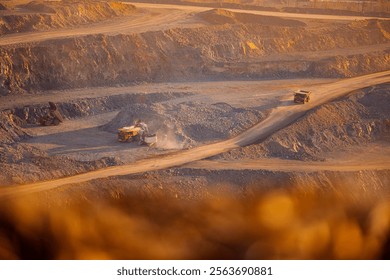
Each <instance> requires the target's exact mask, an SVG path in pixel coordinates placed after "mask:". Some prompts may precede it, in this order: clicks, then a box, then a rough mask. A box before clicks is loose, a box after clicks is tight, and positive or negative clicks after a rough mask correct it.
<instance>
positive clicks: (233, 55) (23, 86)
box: [0, 20, 390, 95]
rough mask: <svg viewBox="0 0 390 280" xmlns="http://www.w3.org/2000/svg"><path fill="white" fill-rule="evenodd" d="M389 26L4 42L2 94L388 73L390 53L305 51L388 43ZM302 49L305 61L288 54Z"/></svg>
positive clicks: (218, 29)
mask: <svg viewBox="0 0 390 280" xmlns="http://www.w3.org/2000/svg"><path fill="white" fill-rule="evenodd" d="M388 29H389V28H388V24H387V22H380V21H375V20H373V21H363V22H357V23H351V24H347V25H345V24H344V25H335V26H333V27H330V28H329V29H326V30H323V32H316V33H313V32H312V31H311V30H310V29H306V28H304V27H301V26H300V25H297V26H293V27H288V26H279V25H278V26H275V25H273V26H272V25H271V26H269V25H263V24H256V23H249V24H241V23H239V24H224V25H212V26H208V27H202V28H192V29H181V28H178V29H170V30H165V31H156V32H146V33H141V34H131V35H123V34H122V35H117V36H107V35H89V36H84V37H78V38H72V39H61V40H55V41H46V42H36V43H29V44H22V45H7V46H1V47H0V73H1V75H0V95H10V94H18V93H23V92H29V93H34V92H35V91H38V90H50V89H67V88H81V87H93V86H113V85H123V84H132V83H138V82H166V81H170V82H174V81H188V80H191V81H193V80H210V79H248V78H249V79H253V78H255V79H259V78H279V77H290V78H291V77H322V78H324V77H350V76H355V75H361V74H367V73H371V72H378V71H383V70H388V65H389V64H390V55H389V52H388V51H385V50H378V51H374V52H372V53H365V54H347V53H344V54H340V55H337V56H332V55H330V56H328V57H323V58H320V59H310V58H307V59H306V58H305V54H304V52H313V51H326V50H332V49H338V48H348V47H358V46H362V45H367V46H369V45H373V44H383V43H388V42H389V38H388V31H386V30H388ZM346 38H348V40H346ZM300 52H303V57H301V58H300V59H299V60H296V59H291V58H288V57H287V58H285V59H283V55H288V54H290V53H292V54H294V53H295V54H296V53H300ZM269 55H273V56H272V57H273V58H269V57H268V56H269ZM275 55H276V56H275ZM278 55H282V56H281V58H280V57H278Z"/></svg>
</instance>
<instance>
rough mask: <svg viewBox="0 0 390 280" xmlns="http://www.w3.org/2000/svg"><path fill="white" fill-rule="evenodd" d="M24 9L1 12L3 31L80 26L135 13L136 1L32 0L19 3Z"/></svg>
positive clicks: (1, 27) (42, 29) (20, 7)
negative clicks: (76, 0) (24, 3)
mask: <svg viewBox="0 0 390 280" xmlns="http://www.w3.org/2000/svg"><path fill="white" fill-rule="evenodd" d="M18 8H19V10H21V11H23V12H22V13H16V12H15V13H11V12H9V13H7V14H5V15H0V35H5V34H11V33H15V32H28V31H44V30H49V29H55V28H62V27H72V26H78V25H80V24H87V23H93V22H98V21H102V20H105V19H110V18H114V17H118V16H126V15H131V14H133V13H134V12H135V11H136V9H135V7H134V6H133V5H127V4H123V3H121V2H119V1H118V2H117V1H111V2H103V1H99V2H88V1H83V2H67V1H58V2H57V1H51V2H49V1H46V2H38V1H32V2H30V3H28V4H26V5H21V6H18Z"/></svg>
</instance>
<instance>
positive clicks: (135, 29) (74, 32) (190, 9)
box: [0, 2, 389, 46]
mask: <svg viewBox="0 0 390 280" xmlns="http://www.w3.org/2000/svg"><path fill="white" fill-rule="evenodd" d="M124 3H125V4H132V5H135V6H136V7H137V9H138V10H139V11H140V12H139V13H137V14H134V15H132V16H126V17H119V18H117V19H112V20H108V21H104V22H100V23H94V24H90V25H87V26H83V27H78V28H65V29H56V30H53V31H44V32H27V33H17V34H10V35H5V36H2V37H0V46H6V45H14V44H23V43H31V42H38V41H45V40H54V39H61V38H66V37H77V36H86V35H91V34H111V35H115V34H131V33H141V32H147V31H156V30H166V29H170V28H174V27H181V28H182V27H190V26H191V27H193V26H196V25H197V26H199V25H201V24H202V23H201V22H200V21H199V20H196V19H194V17H193V15H194V14H196V13H200V12H205V11H209V10H212V9H213V8H208V7H196V6H180V5H164V4H144V3H126V2H124ZM227 10H229V9H227ZM231 11H233V12H238V13H250V14H255V15H264V16H276V17H284V18H295V19H317V20H329V21H354V20H364V19H370V18H372V17H358V16H336V15H334V16H333V15H312V14H295V13H280V12H266V11H251V10H236V9H234V10H231ZM377 19H382V18H377ZM383 20H389V19H387V18H383Z"/></svg>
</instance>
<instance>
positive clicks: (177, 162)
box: [0, 70, 390, 199]
mask: <svg viewBox="0 0 390 280" xmlns="http://www.w3.org/2000/svg"><path fill="white" fill-rule="evenodd" d="M386 82H390V70H389V71H385V72H380V73H375V74H370V75H365V76H360V77H356V78H350V79H344V80H340V81H337V82H333V83H330V84H327V85H323V86H319V87H318V88H317V90H316V91H315V92H314V93H313V94H312V101H311V102H310V103H308V104H305V105H296V104H293V103H292V101H291V100H286V101H284V102H282V104H281V106H279V107H277V108H275V109H274V110H273V111H272V112H271V113H270V114H269V116H268V117H267V118H266V119H265V120H263V121H262V122H260V123H258V124H257V125H255V126H253V127H252V128H250V129H248V130H247V131H244V132H243V133H241V134H239V135H238V136H236V137H234V138H231V139H229V140H225V141H221V142H217V143H213V144H209V145H204V146H200V147H196V148H193V149H189V150H183V151H179V152H174V153H171V154H168V155H164V156H158V157H154V158H149V159H144V160H140V161H137V162H135V163H132V164H128V165H123V166H115V167H109V168H105V169H101V170H96V171H92V172H88V173H84V174H80V175H76V176H72V177H67V178H62V179H57V180H51V181H47V182H41V183H34V184H28V185H23V186H18V187H8V188H4V189H2V190H1V191H0V199H4V198H12V197H17V196H20V195H22V194H28V193H34V192H39V191H44V190H48V189H53V188H56V187H59V186H63V185H67V184H75V183H81V182H85V181H89V180H93V179H99V178H106V177H110V176H121V175H129V174H136V173H142V172H147V171H154V170H161V169H166V168H171V167H177V166H182V165H184V164H187V163H190V162H195V161H198V160H201V159H205V158H208V157H211V156H215V155H217V154H220V153H224V152H227V151H229V150H232V149H234V148H238V147H242V146H246V145H250V144H253V143H255V142H260V141H262V140H264V139H265V138H267V137H269V136H270V135H272V134H273V133H275V132H276V131H278V130H280V129H282V128H283V127H286V126H288V125H289V124H291V123H293V122H294V121H296V120H297V119H298V118H299V117H301V116H303V115H304V114H305V113H306V112H307V111H309V110H311V109H313V108H314V107H317V106H319V105H321V104H324V103H326V102H329V101H331V100H333V99H336V98H338V97H341V96H343V95H346V94H347V93H349V92H351V91H354V90H356V89H360V88H364V87H368V86H372V85H376V84H381V83H386ZM258 163H259V164H261V162H260V161H259V162H258ZM349 164H350V165H351V166H352V167H351V168H356V165H355V164H353V163H349ZM335 165H337V166H339V164H338V163H335ZM372 165H373V164H371V168H372ZM382 165H383V163H378V168H381V166H382ZM353 166H355V167H353ZM386 166H387V163H385V167H386ZM387 167H388V166H387ZM326 168H327V169H329V168H330V167H329V165H327V166H326ZM281 170H282V168H281ZM318 170H321V165H319V166H318Z"/></svg>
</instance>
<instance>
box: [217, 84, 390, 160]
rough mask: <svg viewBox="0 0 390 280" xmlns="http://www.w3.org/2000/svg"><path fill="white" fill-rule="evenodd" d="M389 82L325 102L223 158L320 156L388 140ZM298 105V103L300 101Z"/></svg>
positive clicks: (389, 118) (302, 157) (305, 157)
mask: <svg viewBox="0 0 390 280" xmlns="http://www.w3.org/2000/svg"><path fill="white" fill-rule="evenodd" d="M389 87H390V84H384V85H380V86H375V87H371V88H368V89H365V90H360V91H359V92H358V93H356V92H355V93H353V94H351V95H350V96H348V97H346V98H342V99H340V100H337V101H334V102H332V103H328V104H325V105H322V106H320V107H318V108H316V109H314V110H312V111H310V112H309V113H307V114H306V115H305V116H304V117H302V118H301V119H299V120H298V121H297V122H295V123H294V124H292V125H290V126H288V127H287V128H285V129H283V130H281V131H279V132H277V133H275V134H274V135H272V136H271V137H270V138H268V139H267V140H265V141H264V142H263V143H261V144H256V145H251V146H248V147H244V148H240V149H236V150H233V151H230V152H228V153H226V154H224V155H221V156H219V157H222V158H224V159H244V158H258V157H264V156H272V157H280V158H289V159H303V160H305V159H306V160H307V159H310V160H320V159H322V158H326V155H327V153H330V152H336V151H340V150H343V149H346V148H348V147H352V146H354V145H364V144H367V143H370V142H374V141H377V140H381V141H386V142H389V140H390V139H389V137H388V135H389V133H390V111H389V108H388V104H390V92H389ZM297 106H298V105H297Z"/></svg>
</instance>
